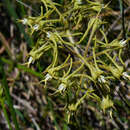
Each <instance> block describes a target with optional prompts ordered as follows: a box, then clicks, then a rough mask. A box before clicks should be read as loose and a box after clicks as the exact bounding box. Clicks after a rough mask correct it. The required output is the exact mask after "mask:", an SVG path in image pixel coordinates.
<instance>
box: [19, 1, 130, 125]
mask: <svg viewBox="0 0 130 130" xmlns="http://www.w3.org/2000/svg"><path fill="white" fill-rule="evenodd" d="M41 1H42V3H43V4H44V7H45V9H43V7H42V6H41V15H40V16H37V17H32V16H29V17H26V18H24V19H22V20H19V22H22V23H23V24H24V25H27V28H28V33H29V34H30V35H31V36H32V37H33V35H34V34H37V35H35V38H36V39H37V42H36V43H35V45H34V47H33V49H32V50H31V51H30V53H29V60H28V62H27V63H26V64H27V65H28V67H29V66H30V65H31V64H34V63H35V62H36V61H38V60H39V59H42V58H43V56H44V54H45V53H47V52H48V51H49V50H51V56H52V57H53V58H52V59H48V60H51V62H50V65H48V67H47V68H46V69H45V70H44V79H43V80H42V81H41V83H43V82H44V83H45V85H44V89H48V90H49V89H52V90H53V91H54V92H53V93H51V95H53V96H63V98H64V99H66V97H67V95H70V94H69V93H70V92H71V95H73V96H74V101H73V100H71V98H70V97H69V98H70V101H69V102H64V109H65V110H66V111H68V113H69V114H68V117H67V120H68V121H67V122H68V123H69V119H70V116H71V113H72V112H73V111H77V110H78V108H79V106H80V105H81V103H82V102H83V101H84V100H85V99H86V100H88V101H89V100H91V101H93V102H94V103H98V104H99V106H100V108H101V109H102V110H103V111H105V110H106V109H107V108H109V107H113V106H114V103H113V101H112V100H110V99H109V98H108V97H109V96H108V95H110V93H112V90H111V84H112V82H115V81H117V80H121V79H122V77H125V79H126V78H128V79H129V76H128V74H127V73H126V72H124V71H125V69H124V68H125V66H124V62H123V60H122V58H121V55H122V54H121V52H122V50H123V48H124V47H125V46H126V44H127V43H128V40H129V39H127V40H121V39H118V38H115V39H114V40H113V41H110V42H109V40H108V39H107V37H106V35H105V32H104V30H103V29H102V26H103V25H104V24H106V22H105V21H102V19H101V18H100V17H99V15H100V14H101V13H102V11H104V10H105V11H107V10H108V9H109V8H108V5H109V4H107V5H103V4H102V3H101V2H97V1H96V2H93V1H89V0H86V1H81V0H72V1H71V2H70V1H66V2H64V5H63V4H59V3H56V2H53V1H50V0H41ZM62 3H63V2H62ZM84 19H86V20H87V21H88V24H87V28H84V22H83V20H84ZM99 34H100V35H102V36H103V37H104V39H105V41H101V40H100V39H99V38H98V35H99ZM85 39H88V41H86V45H84V44H82V43H83V42H84V40H85ZM81 48H83V49H82V50H81ZM65 52H67V53H65ZM113 53H114V56H113ZM62 55H63V56H62ZM102 57H104V58H102ZM63 59H64V61H63ZM106 59H107V61H106ZM117 59H119V60H117ZM55 81H57V82H55ZM95 87H97V88H98V90H97V89H95ZM97 91H99V92H100V93H101V95H100V94H97ZM48 93H50V92H49V91H48ZM104 96H105V97H104Z"/></svg>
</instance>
